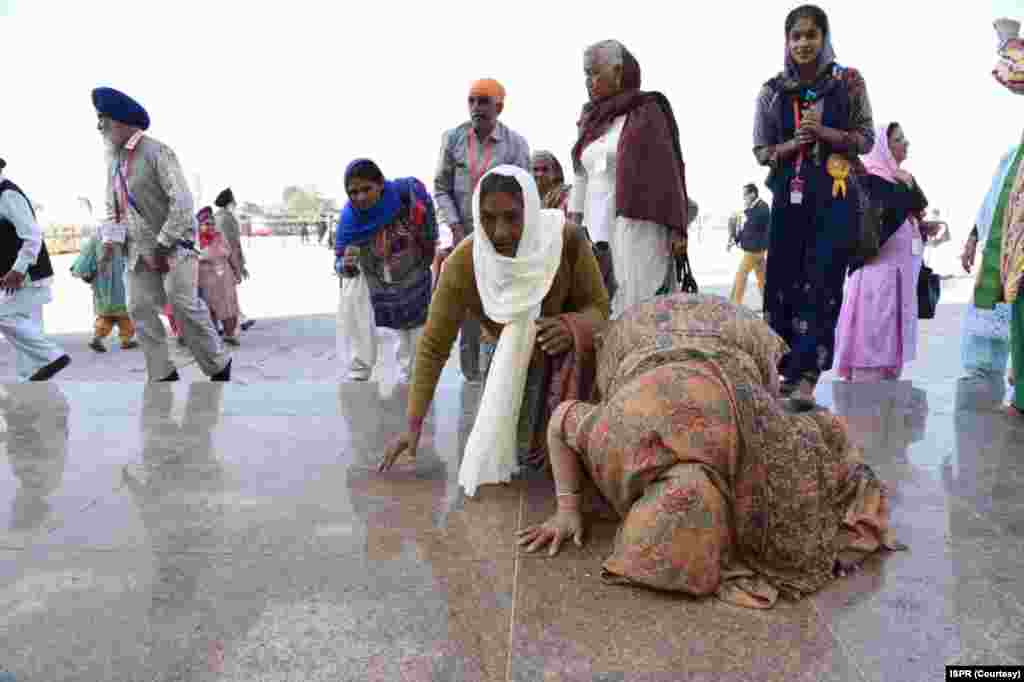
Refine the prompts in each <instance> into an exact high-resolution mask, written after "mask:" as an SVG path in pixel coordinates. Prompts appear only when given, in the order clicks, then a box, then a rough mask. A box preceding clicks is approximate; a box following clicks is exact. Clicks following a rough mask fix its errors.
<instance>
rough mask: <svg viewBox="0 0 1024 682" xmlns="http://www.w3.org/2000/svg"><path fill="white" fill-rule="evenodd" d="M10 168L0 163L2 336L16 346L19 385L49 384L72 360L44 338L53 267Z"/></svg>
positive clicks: (0, 329) (0, 296)
mask: <svg viewBox="0 0 1024 682" xmlns="http://www.w3.org/2000/svg"><path fill="white" fill-rule="evenodd" d="M5 166H6V164H5V163H4V161H3V159H0V272H2V273H4V274H3V277H2V278H0V333H2V334H3V335H4V337H5V338H6V339H7V340H8V341H9V342H10V344H11V345H12V346H14V349H15V352H16V354H17V376H18V381H19V382H24V381H46V380H48V379H50V378H52V377H53V376H54V375H56V374H57V373H58V372H60V371H61V370H63V369H64V368H65V367H67V366H68V365H69V364H71V358H70V357H68V355H67V354H66V353H65V352H64V350H63V349H61V348H60V347H59V346H58V345H57V344H55V343H54V342H53V341H51V340H50V339H48V338H47V337H46V335H45V334H44V333H43V305H45V304H46V303H49V302H50V301H52V300H53V296H52V294H51V292H50V283H51V282H52V281H53V267H52V266H51V265H50V255H49V253H47V251H46V244H45V243H43V230H42V228H41V227H39V223H38V222H36V215H35V210H34V209H33V208H32V204H31V202H29V200H28V197H27V196H25V193H24V192H22V191H21V189H19V188H18V186H17V185H15V184H14V183H13V182H11V181H10V180H8V179H7V178H6V177H4V175H3V170H4V167H5Z"/></svg>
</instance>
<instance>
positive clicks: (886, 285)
mask: <svg viewBox="0 0 1024 682" xmlns="http://www.w3.org/2000/svg"><path fill="white" fill-rule="evenodd" d="M908 147H909V142H907V139H906V137H904V135H903V130H902V128H900V125H899V124H898V123H890V124H889V125H888V126H882V127H881V128H879V129H878V130H877V131H876V137H875V146H874V148H873V149H872V150H871V153H870V154H868V155H866V156H863V157H861V160H862V161H863V162H864V166H865V168H866V170H867V172H868V175H867V176H866V177H865V178H863V179H862V182H861V186H862V187H863V188H864V189H865V191H866V194H867V196H868V198H869V200H870V201H871V202H872V203H873V204H874V205H876V206H880V207H881V209H882V221H881V230H880V234H879V241H880V243H881V249H880V250H879V253H878V255H877V256H876V257H875V258H873V259H871V260H870V261H868V262H867V263H856V262H854V261H851V262H850V275H849V277H848V278H847V280H846V290H845V294H844V296H843V307H842V309H841V311H840V313H839V324H838V326H837V327H836V352H835V360H834V362H833V367H832V368H833V369H834V370H836V372H837V373H838V374H839V376H840V378H842V379H846V380H853V381H879V380H883V379H898V378H899V376H900V373H901V372H902V371H903V365H904V364H906V363H908V362H910V361H912V360H913V359H914V358H915V357H917V278H918V275H919V274H920V272H921V259H922V255H923V253H924V238H923V236H922V232H921V222H920V217H921V215H922V213H923V211H924V209H925V207H927V206H928V200H927V199H926V198H925V196H924V193H923V192H922V191H921V188H920V187H918V185H917V182H916V181H915V180H914V176H912V175H911V174H910V173H908V172H907V171H905V170H903V169H901V168H900V164H902V163H903V161H905V160H906V158H907V148H908Z"/></svg>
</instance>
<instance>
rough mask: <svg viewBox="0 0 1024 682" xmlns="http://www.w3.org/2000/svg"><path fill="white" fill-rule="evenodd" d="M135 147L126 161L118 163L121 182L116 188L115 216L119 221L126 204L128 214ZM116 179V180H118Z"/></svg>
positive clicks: (118, 174) (117, 175)
mask: <svg viewBox="0 0 1024 682" xmlns="http://www.w3.org/2000/svg"><path fill="white" fill-rule="evenodd" d="M135 149H136V148H135V147H132V148H131V149H129V150H128V156H127V157H126V158H125V160H124V161H118V162H117V164H118V166H120V168H119V169H118V172H117V173H116V174H115V175H116V180H120V181H121V182H120V184H119V185H118V186H117V187H116V188H115V191H116V192H117V197H116V201H114V216H115V219H116V220H117V222H119V223H120V222H121V207H122V206H124V212H125V215H126V216H127V215H128V205H129V198H128V192H129V190H128V173H129V172H130V171H131V169H132V158H133V157H134V156H135ZM116 180H115V182H116Z"/></svg>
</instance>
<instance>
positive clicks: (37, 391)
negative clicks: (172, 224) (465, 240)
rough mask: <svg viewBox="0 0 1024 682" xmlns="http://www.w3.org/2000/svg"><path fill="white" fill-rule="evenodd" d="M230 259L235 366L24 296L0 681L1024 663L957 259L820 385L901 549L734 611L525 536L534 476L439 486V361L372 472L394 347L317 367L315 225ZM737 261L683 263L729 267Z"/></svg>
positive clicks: (453, 676)
mask: <svg viewBox="0 0 1024 682" xmlns="http://www.w3.org/2000/svg"><path fill="white" fill-rule="evenodd" d="M712 246H713V245H710V244H709V245H707V247H706V248H707V249H708V251H707V253H708V257H707V258H706V259H705V261H704V262H705V263H711V262H712V255H713V254H714V250H713V249H712ZM278 249H279V250H280V253H279V254H277V255H275V253H276V252H277V250H278ZM282 256H283V258H282ZM733 257H738V256H737V254H736V253H735V251H734V252H733V253H732V254H730V256H729V258H733ZM253 259H254V267H253V270H254V274H255V273H258V274H259V277H260V279H259V280H255V279H254V280H253V281H252V282H250V283H248V284H247V285H246V288H245V289H244V290H243V293H242V298H243V305H245V306H246V307H247V308H248V309H249V313H250V314H252V315H253V316H254V317H260V318H261V319H260V321H259V324H258V326H257V327H255V328H254V329H253V330H252V331H251V332H250V333H248V334H246V335H245V336H244V337H243V347H242V348H241V349H240V350H238V351H236V353H235V357H236V361H235V365H236V369H235V372H236V377H237V379H238V381H237V382H235V383H232V384H229V385H219V384H211V383H209V382H205V381H199V380H198V379H199V378H200V377H199V375H198V373H197V372H196V370H195V368H194V367H185V370H184V372H185V374H186V377H185V378H186V379H192V380H194V381H187V380H186V381H183V382H181V383H179V384H177V385H175V386H161V387H158V388H154V387H152V386H150V387H149V388H148V389H147V387H146V386H145V385H144V384H143V383H142V379H143V375H142V358H141V355H139V354H138V352H137V351H131V352H120V351H117V350H114V351H111V352H110V353H107V354H106V355H103V356H98V355H94V354H92V353H91V351H89V350H88V349H87V348H86V347H85V343H86V342H87V340H88V334H87V333H85V330H86V329H87V328H88V326H89V318H90V313H89V311H88V309H86V310H85V311H84V312H82V311H78V310H77V309H75V310H70V311H69V309H68V306H69V305H71V304H70V302H69V300H68V299H69V298H70V295H68V296H65V297H64V298H63V299H62V300H63V302H61V303H56V304H54V306H51V310H49V311H48V313H47V321H48V326H49V327H50V328H51V329H52V328H55V327H58V328H61V329H60V331H62V332H63V335H61V337H60V338H61V342H62V343H64V344H65V346H66V347H67V348H68V350H69V352H71V353H72V355H73V356H74V358H75V362H74V364H73V365H72V367H71V368H69V369H68V370H67V371H66V372H65V373H64V374H62V375H61V377H60V379H61V380H60V381H58V382H53V383H50V384H39V385H31V386H28V387H26V386H12V385H7V386H4V387H2V388H0V415H2V420H0V424H2V428H0V437H2V438H3V445H2V446H0V448H2V449H3V450H4V451H5V456H6V458H7V460H8V461H9V463H10V467H3V466H2V464H0V670H4V669H5V668H6V669H7V670H9V671H10V672H12V673H13V674H14V677H15V679H16V680H18V682H26V681H31V682H55V681H64V680H69V681H70V680H76V681H78V680H86V681H92V680H97V681H99V680H102V681H104V682H105V681H122V680H123V681H129V680H130V681H133V682H134V681H144V682H152V681H168V682H169V681H172V680H202V681H206V680H225V681H227V680H239V681H241V680H246V681H249V680H268V681H270V680H275V681H276V680H296V681H297V680H303V681H306V680H331V681H335V680H386V681H389V682H390V681H392V680H417V681H419V680H437V681H448V680H517V681H523V682H533V681H537V682H541V681H543V682H554V681H558V682H568V681H570V680H571V681H573V682H576V681H577V680H579V681H582V680H586V681H588V682H590V681H594V680H601V681H602V682H609V681H623V682H626V681H629V682H634V681H636V682H641V681H642V682H655V681H656V682H661V681H662V680H664V681H666V682H667V681H669V680H672V681H675V680H681V679H690V680H793V679H797V680H807V681H810V680H895V679H899V680H921V681H925V680H937V679H943V677H942V675H943V666H944V665H946V664H947V663H950V662H954V661H959V662H973V663H991V664H997V663H1004V664H1009V663H1017V664H1020V663H1024V485H1022V483H1024V427H1022V426H1021V425H1019V424H1014V423H1012V422H1011V421H1010V420H1009V419H1008V418H1007V417H1005V416H1003V415H1002V414H1001V413H1000V412H999V410H998V407H999V400H1000V396H998V395H993V394H992V393H991V391H990V390H988V389H986V388H985V387H982V386H977V385H966V384H962V383H958V382H957V381H956V377H957V375H958V366H959V315H960V309H961V306H960V305H957V304H956V302H957V300H958V298H959V299H960V300H962V297H963V295H964V290H965V286H969V282H966V281H951V282H948V283H947V284H948V288H947V291H946V293H945V294H944V301H946V302H948V303H947V305H944V306H942V307H941V308H940V312H939V316H938V317H937V319H936V320H931V321H924V322H923V323H922V340H921V348H920V353H921V359H920V360H919V361H918V362H916V363H915V364H914V365H913V366H912V367H911V368H910V371H909V373H908V375H907V376H906V377H905V379H906V380H905V381H903V382H899V383H894V384H886V385H882V386H875V387H871V386H850V385H837V384H833V382H832V381H831V378H830V377H828V376H826V377H825V380H824V381H823V383H822V385H821V388H820V390H819V396H818V397H819V399H820V400H821V401H822V402H824V403H826V404H830V405H833V406H834V407H835V409H836V410H837V411H839V412H841V413H843V414H845V415H847V417H848V419H849V421H850V424H851V429H852V430H853V432H854V434H855V437H856V438H857V440H858V441H860V442H861V443H862V444H863V445H864V448H865V453H866V457H867V459H868V460H869V461H870V462H871V464H872V465H874V466H875V467H876V468H877V470H878V472H879V474H880V475H881V476H882V477H883V478H885V479H886V480H887V481H889V482H890V483H891V484H892V486H893V490H894V495H893V507H894V508H893V519H894V523H895V526H896V529H897V532H898V535H899V537H900V538H901V539H902V540H904V541H905V542H907V543H908V544H909V545H910V551H908V552H901V553H896V554H892V555H889V556H886V557H879V558H877V559H874V560H872V561H871V562H870V563H869V564H868V565H867V567H866V568H865V570H863V571H862V572H860V573H858V574H855V575H853V576H852V577H848V578H846V579H843V580H840V581H837V582H836V583H834V584H832V585H831V586H829V587H828V588H827V589H825V590H824V591H822V592H821V593H819V594H817V595H815V596H814V597H812V598H809V599H806V600H804V601H802V602H799V603H795V604H788V603H783V604H780V605H779V606H778V607H777V608H776V609H774V610H772V611H767V612H757V611H748V610H741V609H737V608H734V607H730V606H727V605H724V604H721V603H719V602H716V601H714V600H701V601H696V600H691V599H685V598H680V597H678V596H674V595H668V594H658V593H654V592H650V591H646V590H639V589H629V588H623V587H609V586H605V585H604V584H603V583H601V581H600V580H599V574H600V563H601V560H602V558H603V557H604V556H606V555H607V553H608V552H609V548H610V543H611V540H612V537H613V533H614V530H615V525H614V523H609V522H598V523H597V524H596V525H595V526H594V527H593V528H592V533H591V538H590V541H589V542H588V544H587V545H586V546H585V547H583V548H582V549H576V548H572V547H570V548H569V549H568V550H566V551H564V552H563V553H562V554H561V555H560V556H559V557H558V558H556V559H546V558H539V557H534V556H526V555H522V554H520V553H519V552H518V551H517V549H516V547H515V545H514V542H513V538H514V532H515V530H516V529H518V528H522V527H525V526H526V525H528V524H532V523H534V522H537V521H540V520H542V519H543V518H544V517H545V516H546V515H547V514H549V513H550V511H551V510H552V509H553V502H552V497H551V489H550V487H551V486H550V483H546V482H543V481H518V482H516V483H515V484H513V485H510V486H503V487H487V488H485V489H483V490H482V491H481V493H480V494H479V496H478V498H477V499H475V500H470V499H466V498H465V497H464V496H463V495H462V494H461V492H460V490H459V488H458V485H457V483H456V480H457V471H458V462H459V457H460V453H461V450H462V446H463V445H464V443H465V439H466V437H467V435H468V432H469V429H470V428H471V426H472V419H473V415H474V413H475V409H476V403H477V400H478V399H479V394H478V390H476V389H473V388H472V387H466V386H464V385H463V384H462V382H461V381H460V380H459V378H458V376H457V368H456V367H454V366H449V367H448V368H446V370H445V374H444V377H443V381H442V385H441V388H440V391H439V394H438V397H437V400H436V401H435V404H434V406H433V409H432V412H431V415H430V416H429V418H428V420H427V422H426V427H425V428H426V435H425V437H424V443H423V445H422V447H421V452H420V458H419V460H418V462H417V463H416V465H415V466H414V467H413V466H407V467H405V468H402V469H401V470H399V471H396V472H394V473H392V474H390V475H388V476H383V477H382V476H379V475H377V474H376V473H374V472H373V467H374V464H375V463H376V461H377V459H378V458H379V456H380V453H381V450H382V448H383V446H384V444H385V443H386V442H388V441H389V440H390V439H391V438H392V437H393V436H394V435H395V434H396V433H397V432H398V431H399V430H400V429H401V428H402V427H403V425H404V404H405V389H404V387H402V386H397V385H396V384H395V383H394V368H393V363H385V365H384V366H383V367H382V368H381V370H380V371H379V372H378V374H377V376H376V377H375V380H374V381H371V382H369V383H365V384H351V383H340V384H339V383H338V382H337V381H336V376H337V370H338V367H337V361H336V358H335V357H334V330H335V324H334V319H333V317H332V316H331V315H329V314H328V313H329V311H330V310H331V309H332V308H333V306H334V305H335V302H336V295H337V290H336V288H334V287H336V286H337V285H336V282H335V281H334V280H333V279H331V277H330V257H329V256H328V255H327V253H326V250H323V251H321V250H319V249H315V248H314V247H299V246H295V245H290V246H280V245H278V244H275V243H270V242H267V243H264V245H263V246H261V247H257V248H255V249H254V257H253ZM695 260H697V259H696V258H695ZM280 263H283V265H278V264H280ZM731 267H732V263H731V262H728V261H727V260H725V259H722V262H721V263H719V264H718V265H717V266H707V265H706V266H705V267H698V268H697V274H698V279H699V280H700V281H701V283H702V286H705V288H707V289H709V290H712V291H713V290H718V291H722V290H723V289H724V288H725V282H727V281H728V280H729V272H730V270H731ZM275 268H277V269H276V270H275ZM277 270H280V274H275V275H272V274H271V273H275V272H277ZM322 271H323V272H324V274H323V276H321V275H320V273H321V272H322ZM268 280H269V281H268ZM69 284H73V285H75V286H79V287H81V286H82V285H80V284H77V283H69ZM82 289H83V290H84V287H82ZM58 294H60V290H59V291H58ZM755 296H756V294H751V298H749V299H748V302H750V303H754V297H755ZM83 300H84V301H86V308H87V301H88V299H87V298H84V299H83ZM293 302H294V303H293ZM290 305H294V314H293V315H291V316H288V315H286V312H287V311H288V310H290V308H289V306H290ZM61 306H64V308H63V309H62V308H61ZM74 315H78V317H77V318H76V317H74ZM388 343H389V344H390V343H392V342H391V341H390V340H388ZM389 351H390V347H389V348H388V349H386V351H385V354H384V357H385V358H390V357H392V355H391V353H390V352H389ZM187 360H188V358H187V356H182V357H181V361H182V363H183V365H184V364H185V363H187ZM11 374H12V370H11V358H10V349H9V348H3V347H0V376H10V375H11Z"/></svg>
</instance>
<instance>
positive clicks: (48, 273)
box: [0, 180, 53, 282]
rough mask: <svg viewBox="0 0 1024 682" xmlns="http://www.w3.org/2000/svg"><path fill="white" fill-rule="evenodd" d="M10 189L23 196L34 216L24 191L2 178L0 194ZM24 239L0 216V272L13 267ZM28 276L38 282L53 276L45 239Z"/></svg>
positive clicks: (11, 224)
mask: <svg viewBox="0 0 1024 682" xmlns="http://www.w3.org/2000/svg"><path fill="white" fill-rule="evenodd" d="M7 191H11V192H17V193H18V194H20V195H21V196H23V197H25V201H26V202H28V207H29V210H30V211H32V216H33V217H35V214H36V211H35V209H34V208H32V202H31V201H29V199H28V197H27V196H25V193H24V192H22V191H21V189H20V188H19V187H18V186H17V185H15V184H14V183H13V182H11V181H10V180H4V181H3V182H0V194H3V193H4V192H7ZM24 243H25V241H24V240H23V239H22V238H21V237H19V236H18V231H17V228H16V227H15V226H14V223H12V222H11V221H10V220H8V219H7V218H5V217H3V216H0V274H7V273H8V272H10V271H11V268H13V267H14V263H15V261H17V260H18V252H19V251H21V247H22V245H23V244H24ZM28 276H29V277H31V278H32V281H33V282H38V281H39V280H41V279H46V278H47V277H53V266H52V265H50V254H49V252H47V250H46V241H45V240H44V241H43V244H42V246H41V247H40V249H39V257H38V258H36V263H35V265H30V266H29V268H28Z"/></svg>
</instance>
